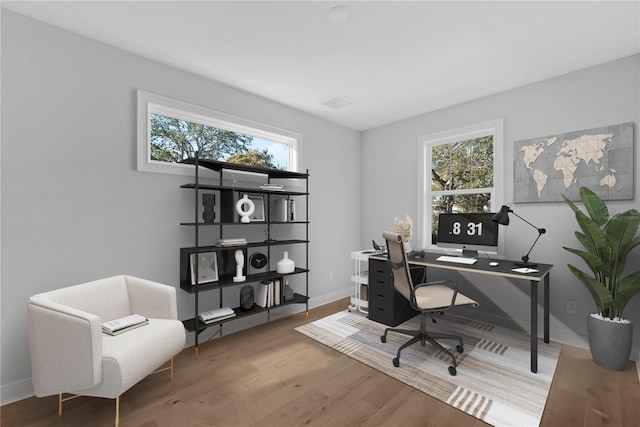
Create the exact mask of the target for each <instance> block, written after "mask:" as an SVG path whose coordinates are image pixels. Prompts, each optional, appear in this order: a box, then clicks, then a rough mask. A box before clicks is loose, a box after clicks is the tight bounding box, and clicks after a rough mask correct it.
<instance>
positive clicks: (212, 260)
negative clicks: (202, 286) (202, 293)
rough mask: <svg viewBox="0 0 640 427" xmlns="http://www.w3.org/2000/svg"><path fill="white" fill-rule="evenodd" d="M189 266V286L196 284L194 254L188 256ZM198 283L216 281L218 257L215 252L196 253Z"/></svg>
mask: <svg viewBox="0 0 640 427" xmlns="http://www.w3.org/2000/svg"><path fill="white" fill-rule="evenodd" d="M189 258H190V261H191V262H190V264H191V284H192V285H195V284H196V254H194V253H192V254H190V255H189ZM197 266H198V283H210V282H217V281H218V257H217V254H216V252H200V253H198V260H197Z"/></svg>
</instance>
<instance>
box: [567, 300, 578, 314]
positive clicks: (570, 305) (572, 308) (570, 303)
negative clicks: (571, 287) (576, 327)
mask: <svg viewBox="0 0 640 427" xmlns="http://www.w3.org/2000/svg"><path fill="white" fill-rule="evenodd" d="M566 307H567V313H574V314H575V312H576V302H575V301H574V300H570V299H568V300H567V305H566Z"/></svg>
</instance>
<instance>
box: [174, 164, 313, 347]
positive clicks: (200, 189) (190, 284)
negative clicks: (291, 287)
mask: <svg viewBox="0 0 640 427" xmlns="http://www.w3.org/2000/svg"><path fill="white" fill-rule="evenodd" d="M184 163H187V164H191V165H193V166H194V171H195V174H194V177H195V182H193V183H187V184H184V185H181V186H180V188H184V189H187V190H191V191H193V192H194V221H191V222H182V223H180V225H182V226H186V227H190V228H193V230H194V246H192V247H187V248H180V288H181V289H182V290H183V291H185V292H187V293H189V294H192V295H194V317H193V318H190V319H186V320H183V321H182V322H183V324H184V326H185V329H186V330H187V331H189V332H194V333H195V351H196V355H197V354H198V347H199V345H198V336H199V334H200V333H202V332H203V331H205V330H206V329H208V328H211V327H218V328H219V330H218V331H219V332H220V333H221V331H222V324H224V323H226V322H231V321H235V320H238V319H241V318H243V317H247V316H252V315H255V314H259V313H265V312H266V313H267V314H269V313H270V312H271V311H272V310H275V309H278V308H280V307H284V306H288V305H291V304H305V309H306V311H307V312H308V311H309V297H308V295H309V270H308V266H309V220H308V217H309V172H308V170H307V171H306V172H305V173H301V172H290V171H282V170H276V169H267V168H260V167H254V166H245V165H239V164H233V163H224V162H218V161H213V160H203V159H199V158H198V157H197V156H196V157H195V158H190V159H187V160H185V161H184ZM200 168H206V169H210V170H213V171H216V172H218V179H219V181H218V182H219V183H218V184H216V185H210V184H202V183H200V182H199V181H200V172H201V171H200ZM226 171H241V172H250V173H252V174H259V175H262V176H264V177H265V178H266V183H268V184H273V182H272V180H281V179H287V180H291V179H296V180H299V181H301V182H302V183H303V185H304V191H290V190H277V191H276V190H265V189H263V188H259V185H257V186H256V188H254V187H248V186H243V187H240V186H234V185H224V177H225V176H224V174H225V172H226ZM276 182H278V181H276ZM204 192H218V193H219V200H220V213H219V217H220V218H218V219H216V220H214V221H211V222H205V221H203V219H202V218H200V215H199V207H200V203H201V194H203V193H204ZM242 194H254V195H261V196H262V197H263V198H264V201H265V207H266V209H265V218H264V221H260V222H253V221H252V222H250V223H242V222H240V221H239V219H238V215H237V214H236V211H235V208H236V207H235V203H236V201H237V200H238V199H239V197H240V195H242ZM283 198H284V199H286V200H301V199H302V200H303V203H304V205H305V209H304V218H297V217H296V218H286V219H290V220H287V221H282V220H279V221H278V220H275V219H276V218H272V212H271V209H269V207H270V206H271V202H272V201H274V200H277V199H283ZM272 225H283V226H293V227H304V232H303V231H301V230H296V233H295V234H297V235H298V236H299V237H300V238H294V239H284V240H276V239H275V238H273V237H275V236H273V235H272V230H271V226H272ZM241 226H245V227H256V226H263V227H264V228H265V233H266V239H265V240H263V241H251V242H246V243H244V244H240V245H234V246H217V245H208V246H202V245H201V244H200V233H201V228H202V227H205V228H207V229H211V228H210V227H218V229H219V237H220V238H224V236H225V228H227V227H232V228H233V230H234V232H237V230H238V227H241ZM302 234H303V235H304V237H303V236H302ZM283 245H286V246H291V245H303V246H304V254H305V255H304V258H305V264H304V266H303V267H301V266H298V265H297V266H296V268H295V270H294V271H293V272H291V273H286V274H283V273H278V272H277V271H276V270H270V268H269V267H270V266H272V259H271V247H274V246H283ZM249 248H265V249H266V256H267V268H266V269H265V271H264V272H259V273H253V274H247V272H248V271H249V270H248V260H247V254H248V251H247V250H248V249H249ZM238 249H240V250H242V251H243V255H244V259H245V260H247V262H245V265H244V270H245V271H244V275H245V276H246V280H245V281H243V282H235V281H234V280H233V275H234V272H235V260H234V258H233V257H234V254H235V251H236V250H238ZM205 252H215V256H216V257H217V260H218V265H219V267H220V268H219V269H218V279H217V280H215V281H210V282H206V283H199V277H200V275H199V274H198V263H194V268H195V271H194V272H193V278H192V266H191V257H192V256H194V257H195V259H198V254H201V253H205ZM293 275H304V286H305V289H304V294H302V293H294V295H293V299H292V300H288V301H284V299H282V300H281V301H280V304H278V305H274V306H271V307H266V308H264V307H261V306H258V305H254V306H253V308H252V309H251V310H249V311H242V310H241V309H240V308H239V307H232V309H233V310H234V312H235V314H236V315H235V316H234V317H232V318H229V319H224V320H221V321H218V322H212V323H206V324H205V323H204V322H202V321H200V320H199V319H198V313H200V312H201V310H200V301H199V294H200V292H207V291H214V290H218V291H219V293H220V295H219V300H220V306H222V299H223V290H224V289H225V288H229V287H231V286H238V285H242V284H250V283H256V282H262V281H267V280H277V279H283V278H285V277H288V276H293ZM281 282H282V280H281ZM281 294H283V293H281ZM211 308H212V307H207V308H206V309H211Z"/></svg>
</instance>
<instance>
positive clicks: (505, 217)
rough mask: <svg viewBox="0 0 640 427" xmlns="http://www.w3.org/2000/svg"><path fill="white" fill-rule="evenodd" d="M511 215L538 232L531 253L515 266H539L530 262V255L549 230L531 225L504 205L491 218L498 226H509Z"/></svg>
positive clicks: (515, 263)
mask: <svg viewBox="0 0 640 427" xmlns="http://www.w3.org/2000/svg"><path fill="white" fill-rule="evenodd" d="M510 213H512V214H514V215H515V216H517V217H518V218H520V219H521V220H522V221H524V222H526V223H527V224H529V225H530V226H532V227H533V228H535V229H536V230H538V237H536V240H535V241H534V242H533V245H531V248H529V252H527V254H526V255H523V256H522V262H514V263H513V264H514V265H515V266H516V267H527V268H532V267H537V266H538V264H534V263H531V262H529V254H530V253H531V250H532V249H533V247H534V246H535V245H536V243H538V239H539V238H540V236H542V235H543V234H544V233H546V232H547V230H545V229H544V228H538V227H536V226H535V225H533V224H531V223H530V222H529V221H527V220H526V219H524V218H522V217H521V216H520V215H518V214H517V213H515V212H514V211H513V210H511V208H510V207H509V206H507V205H503V206H502V207H501V208H500V212H498V213H497V214H495V215H494V216H493V218H491V221H493V222H497V223H498V224H501V225H509V214H510Z"/></svg>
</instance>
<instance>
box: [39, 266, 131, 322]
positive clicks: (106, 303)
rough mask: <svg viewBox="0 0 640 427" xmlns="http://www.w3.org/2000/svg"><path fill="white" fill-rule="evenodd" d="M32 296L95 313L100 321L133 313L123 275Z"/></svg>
mask: <svg viewBox="0 0 640 427" xmlns="http://www.w3.org/2000/svg"><path fill="white" fill-rule="evenodd" d="M33 298H45V299H47V300H49V301H53V302H56V303H59V304H63V305H66V306H69V307H72V308H75V309H77V310H81V311H84V312H87V313H91V314H95V315H97V316H99V317H100V319H101V320H102V322H107V321H109V320H113V319H119V318H121V317H124V316H128V315H130V314H133V313H132V312H131V305H130V302H129V294H128V292H127V282H126V278H125V276H123V275H121V276H113V277H108V278H105V279H99V280H94V281H92V282H87V283H82V284H79V285H73V286H67V287H65V288H60V289H56V290H53V291H48V292H44V293H41V294H38V295H34V296H33Z"/></svg>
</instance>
